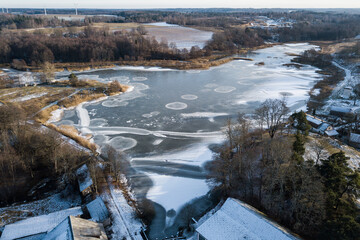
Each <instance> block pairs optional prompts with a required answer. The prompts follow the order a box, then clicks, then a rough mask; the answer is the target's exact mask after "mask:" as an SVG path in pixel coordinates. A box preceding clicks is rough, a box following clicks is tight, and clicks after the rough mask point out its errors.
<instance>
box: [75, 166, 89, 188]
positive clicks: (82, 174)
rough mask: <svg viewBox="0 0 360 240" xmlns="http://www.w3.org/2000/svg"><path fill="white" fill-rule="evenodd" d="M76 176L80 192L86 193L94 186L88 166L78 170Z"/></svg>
mask: <svg viewBox="0 0 360 240" xmlns="http://www.w3.org/2000/svg"><path fill="white" fill-rule="evenodd" d="M76 175H77V178H78V183H79V188H80V192H82V191H84V190H85V189H87V188H88V187H90V186H91V185H92V184H93V181H92V179H91V175H90V172H89V169H88V167H87V166H86V164H84V165H82V166H81V167H80V168H79V169H78V170H76Z"/></svg>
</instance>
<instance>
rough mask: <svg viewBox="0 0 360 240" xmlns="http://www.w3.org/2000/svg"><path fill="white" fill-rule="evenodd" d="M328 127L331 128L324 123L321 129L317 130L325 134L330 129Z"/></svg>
mask: <svg viewBox="0 0 360 240" xmlns="http://www.w3.org/2000/svg"><path fill="white" fill-rule="evenodd" d="M328 127H331V126H330V124H328V123H323V124H321V125H320V127H318V128H317V130H318V131H320V132H325V131H326V130H327V129H328Z"/></svg>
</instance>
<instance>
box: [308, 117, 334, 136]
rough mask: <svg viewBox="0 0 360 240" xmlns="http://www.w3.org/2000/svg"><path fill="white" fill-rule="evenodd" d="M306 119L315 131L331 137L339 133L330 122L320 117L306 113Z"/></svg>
mask: <svg viewBox="0 0 360 240" xmlns="http://www.w3.org/2000/svg"><path fill="white" fill-rule="evenodd" d="M306 119H307V121H308V123H309V124H310V125H311V126H312V127H313V128H312V130H313V131H314V132H317V133H320V134H323V135H327V136H331V137H334V136H337V135H338V134H339V133H338V132H337V131H336V130H334V128H333V127H332V126H331V125H330V124H328V123H326V122H324V121H323V120H321V119H320V118H317V117H314V116H311V115H309V114H306Z"/></svg>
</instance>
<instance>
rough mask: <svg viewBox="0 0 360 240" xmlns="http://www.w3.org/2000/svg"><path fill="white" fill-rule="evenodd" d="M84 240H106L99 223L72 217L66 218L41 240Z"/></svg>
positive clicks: (103, 230)
mask: <svg viewBox="0 0 360 240" xmlns="http://www.w3.org/2000/svg"><path fill="white" fill-rule="evenodd" d="M55 239H56V240H58V239H61V240H83V239H84V240H85V239H93V240H95V239H101V240H107V239H108V238H107V236H106V233H105V229H104V227H103V225H102V224H101V223H95V222H92V221H89V220H86V219H82V218H77V217H73V216H69V217H67V218H66V219H65V220H64V221H62V222H61V223H60V224H59V225H57V226H56V227H55V228H54V229H53V230H51V231H50V232H49V233H48V234H47V235H46V236H45V237H44V238H43V240H55Z"/></svg>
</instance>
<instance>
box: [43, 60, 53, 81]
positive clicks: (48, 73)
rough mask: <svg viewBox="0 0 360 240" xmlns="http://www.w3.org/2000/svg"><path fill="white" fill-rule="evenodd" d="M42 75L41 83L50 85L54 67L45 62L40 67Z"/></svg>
mask: <svg viewBox="0 0 360 240" xmlns="http://www.w3.org/2000/svg"><path fill="white" fill-rule="evenodd" d="M41 70H42V75H41V77H40V78H41V81H42V82H43V83H50V82H51V81H52V80H53V79H54V78H55V67H54V65H53V64H51V63H49V62H45V63H44V64H43V65H42V66H41Z"/></svg>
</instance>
